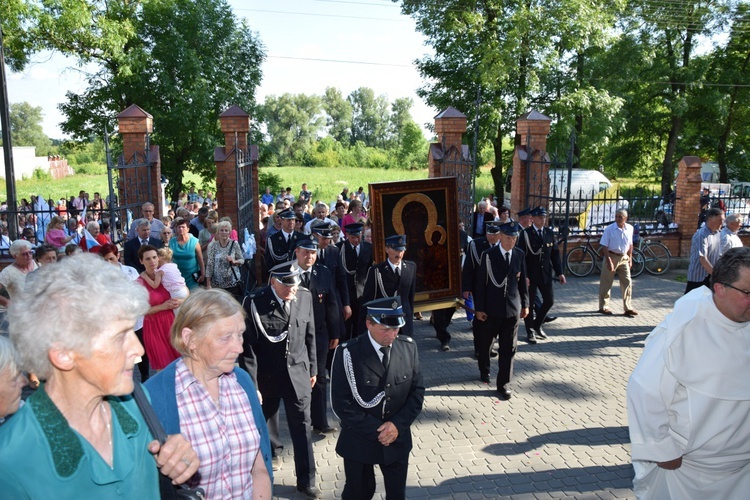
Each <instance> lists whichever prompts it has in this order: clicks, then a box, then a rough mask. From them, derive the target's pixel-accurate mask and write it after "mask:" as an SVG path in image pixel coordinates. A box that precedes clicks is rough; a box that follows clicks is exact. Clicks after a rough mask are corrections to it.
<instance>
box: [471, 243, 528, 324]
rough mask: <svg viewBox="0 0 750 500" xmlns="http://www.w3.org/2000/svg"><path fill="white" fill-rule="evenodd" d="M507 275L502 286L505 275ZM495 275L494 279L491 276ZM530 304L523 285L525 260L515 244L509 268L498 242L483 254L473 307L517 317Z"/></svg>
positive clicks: (498, 315)
mask: <svg viewBox="0 0 750 500" xmlns="http://www.w3.org/2000/svg"><path fill="white" fill-rule="evenodd" d="M506 277H507V278H508V280H507V282H506V283H505V285H504V286H499V285H502V284H503V282H504V281H505V278H506ZM493 278H494V279H493ZM527 307H529V292H528V289H527V287H526V263H525V256H524V253H523V250H519V248H518V247H515V248H514V249H513V252H512V253H511V254H510V268H508V265H507V264H506V262H505V258H504V257H503V252H502V251H501V250H500V245H495V246H494V247H492V248H491V249H490V250H488V251H486V252H484V253H483V254H482V260H481V261H480V263H479V272H478V274H477V282H476V287H475V291H474V310H475V311H481V312H484V313H487V315H488V316H496V317H500V318H512V317H513V316H515V317H520V315H521V309H525V308H527Z"/></svg>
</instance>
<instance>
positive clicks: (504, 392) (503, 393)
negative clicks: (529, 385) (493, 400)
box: [497, 389, 511, 401]
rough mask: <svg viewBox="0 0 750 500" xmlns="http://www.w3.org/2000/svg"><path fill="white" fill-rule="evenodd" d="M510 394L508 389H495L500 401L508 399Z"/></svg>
mask: <svg viewBox="0 0 750 500" xmlns="http://www.w3.org/2000/svg"><path fill="white" fill-rule="evenodd" d="M510 396H511V391H510V389H498V390H497V397H498V399H500V400H501V401H508V400H509V399H510Z"/></svg>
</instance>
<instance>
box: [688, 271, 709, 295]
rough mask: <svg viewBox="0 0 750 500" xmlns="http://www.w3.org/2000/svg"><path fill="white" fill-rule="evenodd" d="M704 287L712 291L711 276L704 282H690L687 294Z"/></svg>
mask: <svg viewBox="0 0 750 500" xmlns="http://www.w3.org/2000/svg"><path fill="white" fill-rule="evenodd" d="M702 286H705V287H706V288H708V289H711V275H710V274H709V275H708V276H706V279H704V280H703V281H688V282H687V285H686V286H685V293H688V292H690V291H692V290H695V289H696V288H700V287H702Z"/></svg>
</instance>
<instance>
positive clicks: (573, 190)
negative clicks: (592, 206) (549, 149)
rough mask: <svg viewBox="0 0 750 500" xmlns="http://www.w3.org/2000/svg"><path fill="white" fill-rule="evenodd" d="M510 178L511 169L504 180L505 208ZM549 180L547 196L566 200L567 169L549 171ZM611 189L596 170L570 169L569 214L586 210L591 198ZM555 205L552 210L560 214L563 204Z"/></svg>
mask: <svg viewBox="0 0 750 500" xmlns="http://www.w3.org/2000/svg"><path fill="white" fill-rule="evenodd" d="M512 176H513V169H512V168H511V169H509V171H508V176H507V177H506V179H505V205H507V206H510V183H511V178H512ZM549 178H550V184H549V195H550V196H551V197H554V198H558V199H560V198H566V197H567V195H568V169H566V168H552V169H550V171H549ZM611 187H612V183H611V182H610V181H609V179H607V178H606V177H605V176H604V174H602V173H601V172H599V171H597V170H582V169H578V168H574V169H572V170H571V171H570V214H571V215H578V214H580V213H581V212H583V210H584V209H585V208H586V204H587V202H588V201H589V200H591V198H593V197H594V196H596V194H597V193H600V192H602V191H604V190H605V189H609V188H611ZM532 194H533V193H532ZM581 200H582V201H581ZM556 205H557V206H555V207H554V208H553V210H554V211H555V212H557V213H561V212H562V211H563V210H564V203H563V202H556ZM519 210H520V208H519Z"/></svg>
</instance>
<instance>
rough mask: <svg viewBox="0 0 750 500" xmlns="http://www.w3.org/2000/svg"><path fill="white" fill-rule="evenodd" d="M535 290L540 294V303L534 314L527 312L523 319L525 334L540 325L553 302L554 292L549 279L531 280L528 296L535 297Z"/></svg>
mask: <svg viewBox="0 0 750 500" xmlns="http://www.w3.org/2000/svg"><path fill="white" fill-rule="evenodd" d="M537 290H539V293H541V294H542V304H541V305H540V306H539V308H538V309H536V311H535V312H536V314H529V315H528V316H526V318H525V319H524V325H525V326H526V333H527V334H528V333H529V332H530V330H531V329H534V330H536V329H537V328H539V327H540V326H542V323H544V318H546V317H547V313H548V312H549V310H550V309H552V305H553V304H554V303H555V292H554V290H553V289H552V282H551V281H550V282H549V283H535V282H534V281H532V282H531V283H530V284H529V297H536V292H537Z"/></svg>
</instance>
